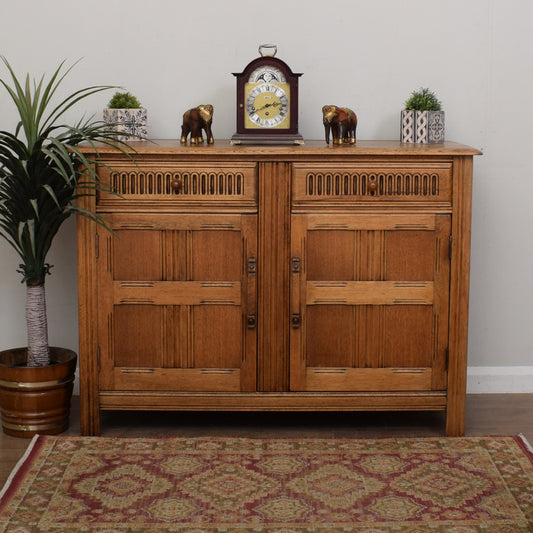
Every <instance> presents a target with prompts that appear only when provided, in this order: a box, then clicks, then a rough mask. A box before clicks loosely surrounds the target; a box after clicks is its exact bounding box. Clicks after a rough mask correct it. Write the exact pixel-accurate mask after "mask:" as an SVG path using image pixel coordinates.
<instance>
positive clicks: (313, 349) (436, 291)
mask: <svg viewBox="0 0 533 533" xmlns="http://www.w3.org/2000/svg"><path fill="white" fill-rule="evenodd" d="M449 247H450V216H449V215H432V214H419V215H418V214H412V215H409V214H397V215H394V214H386V215H373V214H368V215H366V214H353V215H352V214H295V215H293V216H292V220H291V255H292V274H291V303H290V306H291V309H290V312H291V326H292V327H291V367H290V374H291V390H293V391H428V390H445V389H446V388H447V371H446V358H447V357H446V354H447V348H448V301H449V279H450V259H449Z"/></svg>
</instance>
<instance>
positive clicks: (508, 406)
mask: <svg viewBox="0 0 533 533" xmlns="http://www.w3.org/2000/svg"><path fill="white" fill-rule="evenodd" d="M79 432H80V416H79V399H78V398H77V397H74V398H73V402H72V416H71V426H70V428H69V429H68V430H67V431H66V432H65V433H64V435H79ZM465 433H466V435H467V436H481V435H516V434H519V433H522V434H523V435H524V436H525V437H526V438H527V439H528V441H529V442H530V443H533V394H471V395H468V396H467V403H466V431H465ZM443 434H444V413H441V412H416V413H409V412H407V413H404V412H399V413H389V412H386V413H374V412H372V413H357V412H356V413H275V412H270V413H191V412H185V413H180V412H105V413H103V414H102V436H106V437H137V436H163V435H173V436H185V437H194V436H208V435H218V436H243V437H244V436H246V437H260V436H264V437H422V436H434V437H437V436H442V435H443ZM28 444H29V440H27V439H20V438H15V437H9V436H8V435H5V434H3V433H0V486H2V485H3V484H4V483H5V481H6V479H7V478H8V476H9V474H10V472H11V471H12V469H13V467H14V466H15V465H16V463H17V462H18V461H19V459H20V458H21V457H22V455H23V454H24V452H25V450H26V448H27V446H28Z"/></svg>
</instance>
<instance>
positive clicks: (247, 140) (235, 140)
mask: <svg viewBox="0 0 533 533" xmlns="http://www.w3.org/2000/svg"><path fill="white" fill-rule="evenodd" d="M254 143H257V144H304V138H303V137H302V136H301V135H300V134H299V133H296V134H291V133H287V134H280V133H277V134H276V135H266V134H263V135H261V134H257V133H253V134H250V133H235V134H234V135H233V136H232V137H231V144H254Z"/></svg>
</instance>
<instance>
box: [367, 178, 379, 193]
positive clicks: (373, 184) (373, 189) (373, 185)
mask: <svg viewBox="0 0 533 533" xmlns="http://www.w3.org/2000/svg"><path fill="white" fill-rule="evenodd" d="M377 190H378V184H377V183H376V182H375V181H374V180H372V181H369V182H368V191H369V192H370V193H375V192H376V191H377Z"/></svg>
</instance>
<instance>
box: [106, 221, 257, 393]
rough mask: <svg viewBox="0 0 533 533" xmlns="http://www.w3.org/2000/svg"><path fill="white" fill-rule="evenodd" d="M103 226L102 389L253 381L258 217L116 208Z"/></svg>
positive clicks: (239, 386) (198, 387)
mask: <svg viewBox="0 0 533 533" xmlns="http://www.w3.org/2000/svg"><path fill="white" fill-rule="evenodd" d="M106 219H107V220H108V222H109V224H110V226H111V227H112V229H113V230H114V232H115V235H113V234H111V233H109V232H106V231H105V230H98V237H99V238H98V241H99V242H98V259H97V276H98V284H97V285H98V295H97V296H98V313H99V315H100V316H99V320H98V324H99V326H98V328H99V330H98V339H99V352H100V356H99V369H100V370H99V381H100V384H99V387H100V390H104V391H105V390H109V391H113V390H130V391H132V390H157V391H165V390H168V391H253V390H255V388H256V344H257V342H256V323H255V322H256V318H255V316H256V293H257V289H256V269H255V258H256V257H257V227H256V226H257V217H256V216H255V215H240V214H216V215H205V214H198V215H196V214H146V215H143V214H139V213H136V214H127V213H123V214H120V213H119V214H113V215H110V216H106Z"/></svg>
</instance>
